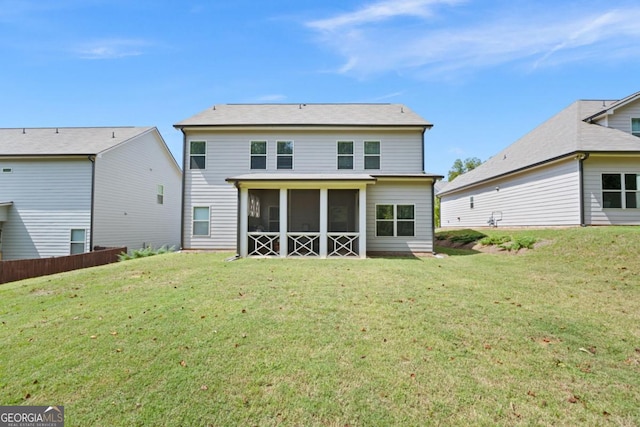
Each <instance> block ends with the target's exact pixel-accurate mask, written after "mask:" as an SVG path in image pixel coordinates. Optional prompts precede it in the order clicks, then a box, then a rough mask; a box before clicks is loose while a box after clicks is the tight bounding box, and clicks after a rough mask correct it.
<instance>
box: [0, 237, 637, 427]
mask: <svg viewBox="0 0 640 427" xmlns="http://www.w3.org/2000/svg"><path fill="white" fill-rule="evenodd" d="M504 232H505V231H503V230H492V231H490V232H488V233H487V234H490V235H491V234H496V233H504ZM519 233H520V234H526V235H528V236H534V237H537V238H539V239H545V240H548V241H550V243H549V244H547V245H545V246H542V247H539V248H537V249H534V250H531V251H528V252H527V253H525V254H523V255H514V254H513V253H501V254H485V253H478V254H472V252H470V251H461V252H456V251H455V250H447V251H448V252H449V253H452V254H456V253H464V254H465V255H459V256H455V255H452V256H449V257H447V258H442V259H438V258H422V259H412V258H395V259H392V258H376V259H367V260H304V259H303V260H296V259H289V260H279V259H274V260H265V259H246V260H238V261H234V262H225V258H227V257H229V256H230V254H205V253H177V254H168V255H161V256H155V257H150V258H143V259H136V260H131V261H126V262H122V263H118V264H114V265H110V266H104V267H97V268H93V269H88V270H84V271H76V272H70V273H65V274H60V275H56V276H50V277H43V278H38V279H30V280H25V281H22V282H16V283H10V284H6V285H2V286H0V404H2V405H64V407H65V414H66V416H65V418H66V419H65V421H66V425H67V426H142V425H144V426H231V425H242V426H253V425H255V426H275V425H286V426H289V425H291V426H346V425H349V426H389V425H402V426H422V425H454V426H455V425H460V426H463V425H465V426H466V425H481V426H482V425H485V426H495V425H509V426H511V425H542V426H545V425H548V426H558V425H560V426H562V425H566V426H578V425H581V426H582V425H592V426H596V425H597V426H600V425H612V426H635V425H640V257H639V256H638V242H639V241H640V228H625V227H610V228H609V227H607V228H604V227H603V228H575V229H565V230H527V231H521V232H519Z"/></svg>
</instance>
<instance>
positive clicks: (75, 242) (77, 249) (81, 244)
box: [70, 228, 87, 255]
mask: <svg viewBox="0 0 640 427" xmlns="http://www.w3.org/2000/svg"><path fill="white" fill-rule="evenodd" d="M86 234H87V230H84V229H81V228H77V229H73V230H71V249H70V253H71V255H75V254H82V253H84V252H85V245H86Z"/></svg>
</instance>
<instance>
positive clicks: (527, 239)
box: [500, 236, 538, 251]
mask: <svg viewBox="0 0 640 427" xmlns="http://www.w3.org/2000/svg"><path fill="white" fill-rule="evenodd" d="M537 241H538V239H536V238H535V237H532V236H518V237H516V238H515V239H512V240H511V242H509V244H502V245H500V247H502V248H504V249H506V250H508V251H517V250H520V249H533V245H535V243H536V242H537Z"/></svg>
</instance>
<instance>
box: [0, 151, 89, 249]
mask: <svg viewBox="0 0 640 427" xmlns="http://www.w3.org/2000/svg"><path fill="white" fill-rule="evenodd" d="M0 166H1V167H3V168H11V169H12V172H11V173H0V201H3V202H8V201H12V202H13V206H10V207H9V209H8V217H7V221H6V222H4V223H0V227H1V228H2V252H3V253H2V257H3V259H5V260H11V259H28V258H44V257H52V256H63V255H69V253H70V237H71V229H85V230H87V231H86V249H87V250H88V242H89V238H90V236H89V230H90V226H91V224H90V223H91V213H90V212H91V169H92V168H91V162H90V161H89V160H88V159H86V158H82V159H55V160H53V159H52V160H17V159H14V160H0Z"/></svg>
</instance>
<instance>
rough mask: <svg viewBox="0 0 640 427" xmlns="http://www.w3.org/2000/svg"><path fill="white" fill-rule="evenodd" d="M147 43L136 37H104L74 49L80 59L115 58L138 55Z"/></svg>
mask: <svg viewBox="0 0 640 427" xmlns="http://www.w3.org/2000/svg"><path fill="white" fill-rule="evenodd" d="M148 45H149V43H148V42H146V41H144V40H137V39H105V40H97V41H93V42H88V43H84V44H82V45H80V46H78V47H76V48H75V49H74V51H75V53H76V54H77V55H78V56H79V57H80V58H82V59H117V58H125V57H129V56H140V55H142V54H143V48H144V47H147V46H148Z"/></svg>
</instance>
